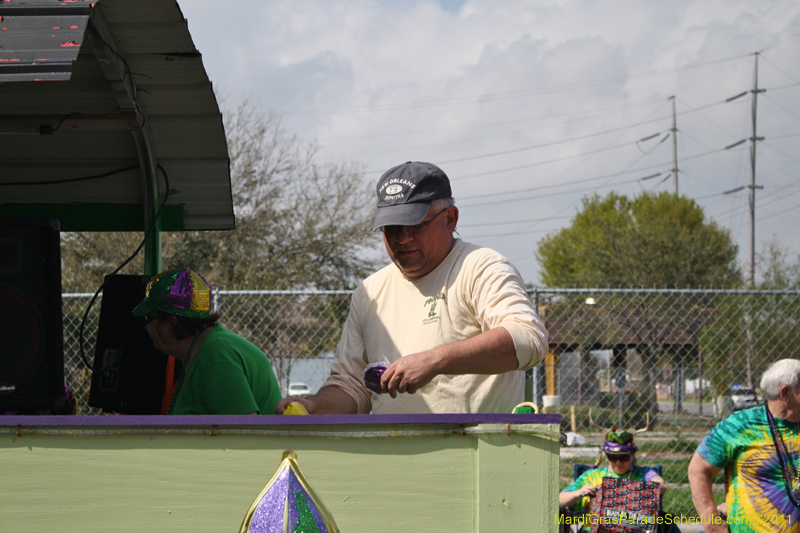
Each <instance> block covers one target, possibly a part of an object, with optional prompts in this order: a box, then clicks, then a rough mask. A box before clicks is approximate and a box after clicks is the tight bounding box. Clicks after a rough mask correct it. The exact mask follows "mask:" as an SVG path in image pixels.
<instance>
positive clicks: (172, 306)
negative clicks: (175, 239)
mask: <svg viewBox="0 0 800 533" xmlns="http://www.w3.org/2000/svg"><path fill="white" fill-rule="evenodd" d="M213 309H214V294H213V292H212V290H211V287H210V286H209V284H208V282H207V281H206V280H205V278H203V277H202V276H201V275H200V274H198V273H196V272H193V271H191V270H189V269H185V268H183V269H178V270H170V271H166V272H162V273H160V274H157V275H155V276H153V277H152V278H151V279H150V282H149V283H148V284H147V288H146V290H145V298H144V300H142V302H141V303H140V304H139V305H137V306H136V307H135V308H134V310H133V314H134V315H137V316H144V317H145V320H146V325H145V328H146V329H147V333H148V334H149V335H150V338H152V339H153V344H154V345H155V347H156V348H157V349H159V350H161V351H162V352H164V353H165V354H167V355H171V356H173V357H175V359H177V360H178V361H180V362H181V363H183V369H182V370H181V373H180V376H179V378H178V382H177V384H176V386H175V393H174V395H173V397H172V402H171V405H170V408H169V411H168V412H167V414H174V415H219V414H228V415H245V414H273V413H274V412H275V406H276V404H277V403H278V401H279V400H280V399H281V391H280V387H279V386H278V380H277V378H276V377H275V373H274V372H273V371H272V366H271V365H270V364H269V360H268V359H267V356H266V355H264V352H262V351H261V350H260V349H259V348H258V347H257V346H255V345H254V344H253V343H251V342H250V341H248V340H247V339H244V338H243V337H240V336H239V335H237V334H235V333H233V332H232V331H229V330H228V329H226V328H225V327H224V326H222V325H221V324H219V323H218V320H219V318H220V314H219V313H217V312H214V311H213Z"/></svg>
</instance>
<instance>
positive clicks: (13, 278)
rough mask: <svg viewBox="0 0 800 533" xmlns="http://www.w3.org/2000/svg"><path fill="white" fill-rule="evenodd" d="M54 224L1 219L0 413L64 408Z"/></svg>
mask: <svg viewBox="0 0 800 533" xmlns="http://www.w3.org/2000/svg"><path fill="white" fill-rule="evenodd" d="M61 313H62V310H61V243H60V231H59V224H58V220H46V219H12V218H0V414H2V413H4V412H9V411H13V412H16V413H19V414H37V413H38V411H39V410H53V409H57V408H63V407H64V404H65V401H66V395H65V392H64V333H63V328H62V318H61Z"/></svg>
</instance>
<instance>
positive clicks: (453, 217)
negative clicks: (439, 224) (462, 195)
mask: <svg viewBox="0 0 800 533" xmlns="http://www.w3.org/2000/svg"><path fill="white" fill-rule="evenodd" d="M444 216H446V217H447V228H448V229H449V230H450V231H455V229H456V226H458V208H457V207H456V206H454V205H452V206H450V208H449V209H448V210H447V213H445V215H444Z"/></svg>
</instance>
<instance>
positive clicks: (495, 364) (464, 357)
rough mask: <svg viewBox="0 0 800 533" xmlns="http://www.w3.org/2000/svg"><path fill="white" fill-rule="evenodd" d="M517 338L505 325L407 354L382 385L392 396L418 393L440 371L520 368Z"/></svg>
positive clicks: (387, 373)
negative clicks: (512, 335)
mask: <svg viewBox="0 0 800 533" xmlns="http://www.w3.org/2000/svg"><path fill="white" fill-rule="evenodd" d="M516 354H517V352H516V349H515V348H514V339H512V338H511V334H510V333H509V332H508V330H506V329H505V328H503V327H497V328H493V329H490V330H488V331H484V332H483V333H480V334H478V335H475V336H474V337H471V338H469V339H464V340H460V341H456V342H452V343H450V344H443V345H442V346H439V347H437V348H433V349H432V350H426V351H424V352H418V353H412V354H408V355H404V356H403V357H401V358H400V359H398V360H397V361H395V362H394V363H392V364H391V365H389V368H387V369H386V371H385V372H384V373H383V376H381V389H383V392H385V393H389V395H390V396H391V397H392V398H396V397H397V393H398V392H399V393H401V394H402V393H409V394H414V393H415V392H417V391H418V390H419V389H421V388H422V387H424V386H425V385H427V384H428V383H430V382H431V380H432V379H433V378H435V377H436V376H438V375H439V374H458V375H461V374H483V375H491V374H502V373H504V372H510V371H511V370H516V369H517V366H518V363H517V355H516Z"/></svg>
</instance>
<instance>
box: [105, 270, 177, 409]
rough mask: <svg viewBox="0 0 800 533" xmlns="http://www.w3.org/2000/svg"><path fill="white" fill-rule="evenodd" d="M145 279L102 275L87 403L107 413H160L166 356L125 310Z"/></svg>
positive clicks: (139, 297) (137, 318)
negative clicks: (90, 383)
mask: <svg viewBox="0 0 800 533" xmlns="http://www.w3.org/2000/svg"><path fill="white" fill-rule="evenodd" d="M149 279H150V278H149V276H128V275H114V276H106V277H105V284H104V285H103V299H102V303H101V305H100V323H99V324H98V330H97V346H96V348H95V352H94V365H93V370H92V387H91V390H90V391H89V405H91V406H92V407H99V408H102V409H103V411H104V412H107V413H125V414H130V415H157V414H160V413H161V403H162V399H163V397H164V389H165V383H166V375H167V359H168V356H167V355H165V354H164V353H162V352H160V351H159V350H156V349H155V347H154V346H153V340H152V339H151V338H150V336H149V335H148V334H147V332H146V331H145V329H144V328H145V320H144V317H141V316H134V315H133V314H132V313H131V311H133V308H134V307H136V306H137V305H138V304H139V302H141V301H142V300H143V299H144V291H145V288H146V287H147V282H148V280H149Z"/></svg>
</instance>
